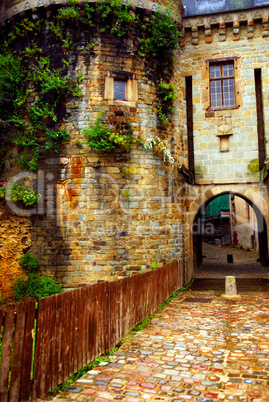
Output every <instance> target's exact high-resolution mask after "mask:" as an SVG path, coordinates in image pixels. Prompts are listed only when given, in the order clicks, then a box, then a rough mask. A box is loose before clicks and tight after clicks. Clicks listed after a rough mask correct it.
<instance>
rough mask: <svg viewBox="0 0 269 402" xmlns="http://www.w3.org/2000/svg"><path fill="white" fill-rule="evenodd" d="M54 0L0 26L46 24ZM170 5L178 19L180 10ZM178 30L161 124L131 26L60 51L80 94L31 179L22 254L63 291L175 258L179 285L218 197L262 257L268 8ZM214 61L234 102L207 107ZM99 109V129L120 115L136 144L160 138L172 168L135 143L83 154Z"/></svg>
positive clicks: (23, 7)
mask: <svg viewBox="0 0 269 402" xmlns="http://www.w3.org/2000/svg"><path fill="white" fill-rule="evenodd" d="M52 3H53V4H52ZM54 3H55V2H49V1H46V0H44V1H39V0H32V1H24V2H21V1H16V2H15V1H9V2H8V1H6V2H2V3H1V6H2V9H1V11H2V12H1V14H0V15H1V17H0V21H2V22H5V21H7V19H10V20H11V22H12V21H13V20H16V19H18V20H19V19H20V18H21V17H24V16H25V14H27V15H29V16H30V18H32V19H33V20H36V19H38V18H39V15H42V16H43V17H42V18H44V16H45V18H51V16H52V15H53V12H54ZM56 3H57V4H58V5H61V4H62V3H64V1H57V2H56ZM163 4H165V5H167V2H164V3H163ZM174 6H175V8H176V7H177V8H178V16H179V23H181V22H182V15H183V9H182V5H181V3H175V4H174ZM255 6H256V5H255ZM156 7H157V6H156V4H155V3H154V2H147V1H133V2H132V9H133V10H134V11H135V10H140V12H142V10H144V9H145V10H153V11H154V10H155V9H156ZM251 7H253V5H251ZM146 12H148V11H146ZM183 24H184V36H183V38H182V42H183V44H184V53H183V54H181V56H176V57H175V65H174V69H173V74H172V76H171V80H172V82H173V83H174V85H175V86H176V87H177V95H178V96H177V99H176V101H174V104H173V107H174V109H175V113H174V115H172V116H171V118H170V121H169V124H168V125H167V127H166V128H164V127H163V126H162V125H161V123H160V121H159V119H158V117H157V113H156V110H157V105H158V97H157V94H156V84H157V82H158V79H157V76H156V74H157V72H156V71H155V70H154V68H153V67H152V65H151V64H150V63H148V62H147V61H146V60H145V59H144V58H143V57H141V56H140V55H139V54H138V52H137V44H138V41H139V37H137V34H136V32H135V30H133V31H132V32H131V34H130V35H129V36H128V38H125V39H120V40H119V39H116V38H115V37H113V36H112V35H102V34H101V33H100V32H99V33H98V34H96V35H95V36H94V39H93V41H94V46H93V48H89V46H88V42H89V38H88V37H87V34H86V33H85V32H83V31H80V32H78V35H77V37H76V40H75V41H73V43H72V46H71V47H70V49H68V50H66V51H65V56H66V57H67V59H68V63H67V64H69V67H68V69H69V74H70V76H75V75H76V74H77V73H79V74H80V76H81V82H80V88H81V90H82V93H83V96H82V97H81V98H79V99H78V100H70V101H69V102H67V103H66V105H65V113H66V116H65V118H64V119H63V121H62V122H61V128H66V129H67V131H68V133H69V134H70V141H69V142H67V143H66V144H65V145H64V146H63V147H62V148H61V150H60V153H59V154H53V153H49V154H47V155H46V157H44V158H43V159H42V161H41V164H40V170H39V172H38V174H37V181H38V191H40V192H41V193H42V196H43V203H41V204H40V205H39V206H38V209H37V210H36V211H35V212H36V215H33V216H32V217H31V222H32V225H33V229H32V231H31V233H32V246H31V252H32V253H33V254H34V255H35V256H37V257H38V258H39V260H40V265H41V272H42V273H45V274H47V275H50V276H52V277H54V278H56V280H57V281H58V282H62V283H64V286H65V287H66V288H72V287H75V286H78V285H79V284H81V283H92V282H96V281H98V280H114V279H115V278H117V277H118V276H121V275H128V274H129V273H128V271H133V272H138V271H141V270H144V269H149V268H150V267H151V264H152V263H153V262H155V261H156V259H157V260H158V263H159V265H160V266H161V265H164V264H166V263H167V262H170V261H173V260H177V259H179V260H182V263H183V264H182V266H183V270H184V273H183V274H184V277H185V282H187V281H188V280H189V279H190V278H191V276H192V270H193V264H194V265H197V264H198V262H199V258H200V257H199V256H198V254H197V241H198V242H199V233H194V230H193V223H195V222H196V219H197V216H199V211H200V209H201V208H202V207H203V205H205V203H207V202H209V201H210V200H211V199H213V198H214V197H216V196H218V195H220V194H223V193H225V192H226V193H227V192H228V193H230V192H234V193H236V194H238V195H239V196H241V197H242V198H243V199H245V200H246V201H247V202H249V203H250V204H251V205H252V206H253V208H254V210H255V213H256V214H257V217H258V227H259V228H260V230H261V231H263V233H264V234H263V235H260V237H259V241H260V242H262V243H263V246H262V247H261V248H262V251H261V253H262V260H263V261H264V262H266V260H267V254H268V242H267V227H268V224H269V212H268V205H269V204H268V196H267V185H266V184H265V183H263V182H260V175H259V172H258V171H256V170H257V169H256V170H255V166H257V165H258V166H259V169H260V170H261V169H262V167H263V166H264V165H265V164H266V162H267V161H266V156H267V155H268V151H269V149H268V144H267V141H266V140H267V131H268V125H269V120H268V116H267V113H266V112H267V111H268V107H269V100H268V97H267V87H268V85H269V64H268V56H269V53H268V40H269V39H268V38H269V20H268V7H263V4H262V3H259V5H258V8H252V9H249V10H238V11H236V10H234V11H232V12H222V13H219V14H213V15H200V16H188V17H186V18H185V19H184V20H183ZM42 35H43V36H44V38H45V37H46V32H43V33H42ZM46 46H47V48H48V49H49V51H50V54H51V55H53V54H54V56H53V57H55V59H57V57H61V55H60V54H56V51H55V49H57V45H56V44H55V43H53V42H51V41H47V42H46ZM223 60H230V61H232V63H233V66H234V82H235V105H234V107H226V108H212V106H211V102H210V76H209V67H210V65H211V64H212V63H214V62H216V61H219V62H222V61H223ZM119 72H123V73H124V74H125V78H126V80H125V81H126V85H127V99H126V101H119V100H115V99H114V93H113V91H114V79H115V77H117V74H118V73H119ZM32 95H33V96H34V95H35V94H34V92H33V93H32ZM101 109H102V110H104V113H105V116H106V118H107V121H108V122H109V124H115V123H116V124H117V123H121V122H123V121H125V120H126V118H127V117H126V116H128V120H129V121H130V122H131V124H132V127H133V132H134V138H135V139H139V140H142V141H145V140H146V139H148V138H152V137H153V136H154V135H155V134H158V135H159V136H160V137H161V138H162V139H163V141H164V143H165V145H166V146H167V148H169V149H170V150H171V152H172V155H173V157H174V159H175V164H174V166H168V165H167V164H166V163H164V162H163V157H162V155H158V154H156V153H154V152H153V151H152V150H145V149H142V148H141V147H139V145H138V144H136V143H134V144H133V145H132V147H131V149H130V150H129V151H128V152H127V153H126V152H125V153H124V152H123V153H122V152H121V153H120V152H118V153H113V154H111V153H110V154H108V153H100V152H96V151H92V150H89V149H88V148H87V147H83V148H81V146H80V144H81V142H83V141H84V134H83V130H84V129H85V128H86V127H87V126H88V124H89V122H88V118H89V119H90V120H91V121H92V122H93V121H95V119H96V117H97V116H98V115H99V113H100V110H101ZM260 130H262V131H263V133H262V135H259V136H258V134H257V133H258V132H259V133H260ZM192 147H193V151H192ZM263 147H264V148H263ZM14 166H15V165H14V164H13V162H12V159H10V158H9V161H8V163H7V168H6V171H5V175H4V176H3V179H8V178H9V177H11V176H12V175H14V172H15V171H14V168H15V167H14ZM177 166H180V167H181V168H180V169H179V171H180V172H182V173H179V172H178V169H177ZM185 167H189V169H190V170H191V171H193V173H195V181H194V184H187V183H186V177H187V178H188V180H187V181H189V182H192V177H191V175H190V174H188V173H187V175H186V169H185ZM184 169H185V170H184ZM126 171H128V172H129V173H128V174H126ZM184 172H185V173H184ZM18 219H19V218H18ZM264 224H265V225H266V226H264ZM264 227H265V231H264ZM265 232H266V233H265Z"/></svg>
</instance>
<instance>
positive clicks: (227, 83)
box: [223, 80, 235, 106]
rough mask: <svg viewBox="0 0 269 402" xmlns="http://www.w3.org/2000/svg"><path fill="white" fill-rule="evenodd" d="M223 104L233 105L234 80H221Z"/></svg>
mask: <svg viewBox="0 0 269 402" xmlns="http://www.w3.org/2000/svg"><path fill="white" fill-rule="evenodd" d="M223 92H224V106H234V105H235V97H234V80H223Z"/></svg>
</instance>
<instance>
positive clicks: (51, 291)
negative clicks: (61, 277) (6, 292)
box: [14, 273, 62, 302]
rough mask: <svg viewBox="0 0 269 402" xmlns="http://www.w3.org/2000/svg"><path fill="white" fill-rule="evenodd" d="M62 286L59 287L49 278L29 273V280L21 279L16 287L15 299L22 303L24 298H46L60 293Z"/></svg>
mask: <svg viewBox="0 0 269 402" xmlns="http://www.w3.org/2000/svg"><path fill="white" fill-rule="evenodd" d="M61 289H62V285H57V284H56V283H55V281H54V280H53V279H51V278H49V277H45V276H39V275H35V274H33V273H29V275H28V278H27V279H25V278H24V277H21V278H19V279H18V280H17V281H16V283H15V285H14V298H15V300H16V301H18V302H19V301H20V300H21V298H22V297H34V298H35V299H39V298H40V297H46V296H51V295H55V294H56V293H60V292H61Z"/></svg>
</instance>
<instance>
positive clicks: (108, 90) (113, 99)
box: [104, 71, 138, 107]
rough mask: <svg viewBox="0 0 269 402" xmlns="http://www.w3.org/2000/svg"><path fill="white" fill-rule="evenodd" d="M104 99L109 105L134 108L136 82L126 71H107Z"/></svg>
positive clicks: (132, 75)
mask: <svg viewBox="0 0 269 402" xmlns="http://www.w3.org/2000/svg"><path fill="white" fill-rule="evenodd" d="M104 89H105V90H104V99H105V100H107V102H108V104H109V105H120V106H130V107H136V102H137V100H138V94H137V80H136V79H135V76H134V74H133V73H130V72H128V71H108V75H107V76H106V78H105V88H104Z"/></svg>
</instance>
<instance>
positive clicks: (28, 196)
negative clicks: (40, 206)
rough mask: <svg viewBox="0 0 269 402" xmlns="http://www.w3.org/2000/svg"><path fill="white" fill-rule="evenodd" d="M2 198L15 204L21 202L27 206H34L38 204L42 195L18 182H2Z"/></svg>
mask: <svg viewBox="0 0 269 402" xmlns="http://www.w3.org/2000/svg"><path fill="white" fill-rule="evenodd" d="M0 198H5V199H6V200H7V201H13V202H19V201H21V202H23V204H24V205H26V206H32V205H36V204H37V203H38V201H39V200H40V195H39V194H37V193H36V192H35V190H34V189H33V188H31V187H28V186H24V185H22V184H19V183H16V182H3V183H2V182H1V183H0Z"/></svg>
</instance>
